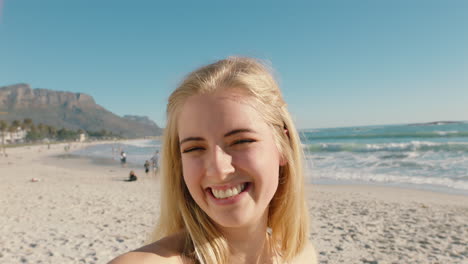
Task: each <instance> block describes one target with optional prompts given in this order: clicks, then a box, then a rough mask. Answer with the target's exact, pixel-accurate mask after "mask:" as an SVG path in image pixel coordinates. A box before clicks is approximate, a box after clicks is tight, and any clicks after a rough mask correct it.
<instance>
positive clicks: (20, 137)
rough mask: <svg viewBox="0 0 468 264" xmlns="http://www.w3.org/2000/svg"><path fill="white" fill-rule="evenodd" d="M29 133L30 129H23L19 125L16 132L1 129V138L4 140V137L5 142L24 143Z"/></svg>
mask: <svg viewBox="0 0 468 264" xmlns="http://www.w3.org/2000/svg"><path fill="white" fill-rule="evenodd" d="M3 133H4V134H3ZM2 134H3V135H2ZM27 134H28V131H26V130H24V129H22V128H21V127H17V128H16V131H15V132H8V131H5V132H1V131H0V140H2V138H3V137H4V140H5V144H17V143H23V142H24V140H25V138H26V135H27Z"/></svg>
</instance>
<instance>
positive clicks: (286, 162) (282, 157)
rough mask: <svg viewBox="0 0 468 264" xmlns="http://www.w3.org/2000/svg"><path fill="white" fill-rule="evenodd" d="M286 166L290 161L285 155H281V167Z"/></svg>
mask: <svg viewBox="0 0 468 264" xmlns="http://www.w3.org/2000/svg"><path fill="white" fill-rule="evenodd" d="M286 164H288V160H287V159H286V158H285V157H284V156H283V155H281V157H280V166H284V165H286Z"/></svg>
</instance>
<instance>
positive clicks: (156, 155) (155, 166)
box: [151, 150, 159, 174]
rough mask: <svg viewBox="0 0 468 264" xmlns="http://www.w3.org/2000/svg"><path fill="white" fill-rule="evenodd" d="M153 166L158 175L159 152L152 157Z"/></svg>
mask: <svg viewBox="0 0 468 264" xmlns="http://www.w3.org/2000/svg"><path fill="white" fill-rule="evenodd" d="M151 165H152V166H153V173H154V174H156V172H157V171H158V169H159V150H156V152H155V153H154V155H153V157H151Z"/></svg>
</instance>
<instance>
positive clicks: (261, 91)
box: [153, 57, 309, 264]
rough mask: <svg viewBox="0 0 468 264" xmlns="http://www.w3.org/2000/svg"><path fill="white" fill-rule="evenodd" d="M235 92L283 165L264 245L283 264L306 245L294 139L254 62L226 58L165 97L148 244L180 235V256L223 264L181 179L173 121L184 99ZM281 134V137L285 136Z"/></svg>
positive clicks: (220, 247)
mask: <svg viewBox="0 0 468 264" xmlns="http://www.w3.org/2000/svg"><path fill="white" fill-rule="evenodd" d="M232 88H235V89H239V90H241V91H244V92H245V94H246V96H247V98H249V99H253V100H252V101H253V106H254V107H255V108H256V109H257V111H258V112H259V113H260V114H261V115H262V117H263V118H264V120H265V122H266V123H267V124H268V125H270V126H271V127H272V129H273V134H274V138H275V142H276V145H277V148H278V150H279V152H280V153H281V155H282V157H283V158H284V159H285V160H286V161H287V164H286V165H284V166H281V167H280V168H279V185H278V189H277V191H276V193H275V195H274V197H273V199H272V200H271V202H270V205H269V215H268V226H269V227H270V228H271V229H272V234H271V237H270V241H272V243H271V244H270V245H271V246H272V247H274V248H275V249H276V250H277V252H278V253H279V254H280V255H281V259H282V260H283V261H289V260H291V259H293V258H294V257H295V256H297V255H298V254H299V253H300V252H301V251H302V250H303V248H304V247H305V245H306V244H307V235H308V222H309V221H308V212H307V208H306V203H305V198H304V182H303V168H302V159H303V152H302V147H301V144H300V139H299V135H298V133H297V131H296V129H295V127H294V124H293V122H292V119H291V116H290V114H289V112H288V110H287V109H286V103H285V102H284V100H283V98H282V95H281V91H280V89H279V87H278V85H277V83H276V81H275V80H274V78H273V76H272V73H271V71H270V69H269V68H268V67H267V66H265V65H264V64H262V63H260V62H259V61H258V60H256V59H252V58H240V57H229V58H227V59H224V60H220V61H217V62H215V63H213V64H210V65H207V66H204V67H201V68H199V69H197V70H195V71H194V72H192V73H190V74H189V75H188V76H187V77H186V78H185V80H184V81H183V82H182V83H181V84H180V86H179V87H178V88H177V89H176V90H175V91H174V92H173V93H172V94H171V96H170V97H169V101H168V105H167V126H166V128H165V131H164V137H163V146H162V159H161V161H162V162H161V165H162V166H161V181H162V188H161V195H162V197H161V214H160V218H159V222H158V224H157V226H156V230H155V233H154V237H153V239H154V240H158V239H161V238H163V237H165V236H169V235H172V234H175V233H178V232H181V231H184V234H185V250H184V255H186V256H188V257H190V258H192V259H193V260H195V262H198V263H207V264H208V263H228V262H229V260H228V257H227V250H228V245H227V242H226V239H225V238H224V237H223V235H222V234H221V233H220V231H219V230H218V229H217V228H216V227H215V226H214V224H213V222H212V220H211V219H210V218H209V217H208V215H207V214H206V213H205V212H204V211H203V210H202V209H201V208H200V207H199V206H198V205H197V203H196V202H195V201H194V200H193V198H192V197H191V195H190V193H189V191H188V189H187V187H186V185H185V183H184V180H183V175H182V161H181V154H180V149H179V138H178V131H177V119H178V115H179V113H180V111H181V108H182V106H183V104H184V103H185V101H186V100H187V98H189V97H190V96H192V95H198V94H206V93H213V92H215V91H219V90H220V89H232ZM285 131H287V133H285Z"/></svg>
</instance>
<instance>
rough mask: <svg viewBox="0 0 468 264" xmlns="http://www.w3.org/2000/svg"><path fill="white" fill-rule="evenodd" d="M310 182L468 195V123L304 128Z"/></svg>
mask: <svg viewBox="0 0 468 264" xmlns="http://www.w3.org/2000/svg"><path fill="white" fill-rule="evenodd" d="M300 135H301V142H302V146H303V149H304V153H305V158H306V161H305V164H306V181H307V182H309V183H318V184H373V185H384V186H393V187H404V188H416V189H426V190H432V191H441V192H448V193H457V194H464V195H468V122H434V123H425V124H409V125H383V126H361V127H345V128H324V129H306V130H301V131H300ZM160 147H161V142H160V141H157V140H134V141H128V142H125V143H115V144H103V145H97V146H92V147H89V148H86V149H82V150H79V151H77V152H75V154H77V155H80V156H87V157H97V158H112V159H114V160H116V164H118V161H119V153H120V152H119V150H120V149H123V150H125V152H126V153H127V155H128V157H127V160H128V162H129V163H130V164H133V166H135V167H139V166H141V167H142V166H143V164H144V162H145V160H149V159H150V158H151V156H152V155H153V153H154V152H155V151H156V150H159V149H160Z"/></svg>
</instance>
